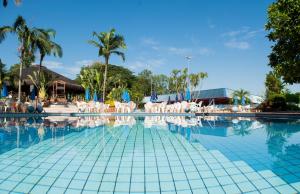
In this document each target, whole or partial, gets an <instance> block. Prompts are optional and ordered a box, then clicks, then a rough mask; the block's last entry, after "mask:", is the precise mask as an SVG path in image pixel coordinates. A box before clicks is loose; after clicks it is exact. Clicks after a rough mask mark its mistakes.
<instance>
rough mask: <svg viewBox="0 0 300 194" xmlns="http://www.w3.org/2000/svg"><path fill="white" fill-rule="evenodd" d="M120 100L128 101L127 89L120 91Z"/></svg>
mask: <svg viewBox="0 0 300 194" xmlns="http://www.w3.org/2000/svg"><path fill="white" fill-rule="evenodd" d="M122 100H123V101H124V102H129V101H130V96H129V93H128V91H127V90H124V91H123V93H122Z"/></svg>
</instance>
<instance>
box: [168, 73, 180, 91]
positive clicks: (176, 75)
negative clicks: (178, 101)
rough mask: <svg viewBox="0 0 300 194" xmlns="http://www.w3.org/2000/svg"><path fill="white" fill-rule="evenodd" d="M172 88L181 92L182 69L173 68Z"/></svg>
mask: <svg viewBox="0 0 300 194" xmlns="http://www.w3.org/2000/svg"><path fill="white" fill-rule="evenodd" d="M170 89H171V91H172V92H176V93H177V94H178V93H179V89H180V70H179V69H173V70H172V72H171V76H170Z"/></svg>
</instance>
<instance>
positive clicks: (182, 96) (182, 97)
mask: <svg viewBox="0 0 300 194" xmlns="http://www.w3.org/2000/svg"><path fill="white" fill-rule="evenodd" d="M181 101H184V94H183V92H181Z"/></svg>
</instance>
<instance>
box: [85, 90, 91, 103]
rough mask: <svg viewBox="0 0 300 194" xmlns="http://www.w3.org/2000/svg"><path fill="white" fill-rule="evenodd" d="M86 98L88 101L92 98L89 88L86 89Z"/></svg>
mask: <svg viewBox="0 0 300 194" xmlns="http://www.w3.org/2000/svg"><path fill="white" fill-rule="evenodd" d="M85 100H86V101H89V100H90V90H89V89H88V88H87V89H86V90H85Z"/></svg>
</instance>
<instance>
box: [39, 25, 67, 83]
mask: <svg viewBox="0 0 300 194" xmlns="http://www.w3.org/2000/svg"><path fill="white" fill-rule="evenodd" d="M40 30H41V31H43V33H39V34H37V37H36V40H35V49H37V50H38V51H39V53H40V62H39V70H38V77H37V78H38V82H37V83H38V84H37V86H38V89H39V85H40V84H39V83H40V79H41V78H40V74H41V68H42V64H43V60H44V58H45V56H46V55H53V56H55V57H57V56H58V57H62V55H63V52H62V48H61V47H60V45H58V44H57V43H55V42H53V41H52V40H51V38H54V37H55V34H56V32H55V30H52V29H47V30H43V29H40Z"/></svg>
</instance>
